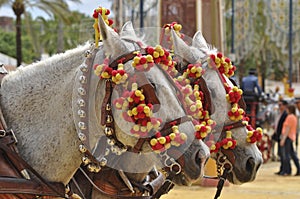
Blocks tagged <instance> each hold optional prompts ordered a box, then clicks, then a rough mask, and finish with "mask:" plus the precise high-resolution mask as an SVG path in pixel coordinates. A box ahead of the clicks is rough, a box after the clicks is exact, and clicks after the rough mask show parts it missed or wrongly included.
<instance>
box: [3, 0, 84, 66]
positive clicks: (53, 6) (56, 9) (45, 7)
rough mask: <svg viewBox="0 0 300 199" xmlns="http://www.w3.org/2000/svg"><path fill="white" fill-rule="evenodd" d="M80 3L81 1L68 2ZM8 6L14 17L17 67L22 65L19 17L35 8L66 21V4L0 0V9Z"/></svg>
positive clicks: (52, 0)
mask: <svg viewBox="0 0 300 199" xmlns="http://www.w3.org/2000/svg"><path fill="white" fill-rule="evenodd" d="M69 1H72V2H77V3H81V0H69ZM3 5H9V6H11V8H12V9H13V11H14V13H15V15H16V58H17V66H20V65H21V64H22V42H21V37H22V33H21V32H22V21H21V16H22V15H23V14H24V13H26V11H27V9H28V8H37V9H39V10H42V11H43V12H45V13H46V14H48V15H49V16H52V14H55V15H57V16H58V17H60V18H61V19H62V20H67V15H66V14H67V13H69V8H68V4H67V3H66V1H64V0H0V7H1V6H3Z"/></svg>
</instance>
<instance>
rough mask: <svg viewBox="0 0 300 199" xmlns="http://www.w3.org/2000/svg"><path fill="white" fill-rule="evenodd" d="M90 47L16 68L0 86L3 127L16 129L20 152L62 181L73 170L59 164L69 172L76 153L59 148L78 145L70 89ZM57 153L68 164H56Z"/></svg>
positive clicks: (75, 164) (77, 159)
mask: <svg viewBox="0 0 300 199" xmlns="http://www.w3.org/2000/svg"><path fill="white" fill-rule="evenodd" d="M89 47H90V44H85V45H83V46H79V47H77V48H75V49H73V50H68V51H66V52H65V53H61V54H58V55H54V56H53V57H50V58H48V59H46V60H43V61H40V62H36V63H33V64H30V65H28V66H25V67H20V68H18V69H17V70H16V71H14V72H11V73H9V74H8V75H7V76H6V77H5V78H4V79H3V82H2V85H1V107H2V109H3V115H4V117H5V119H6V122H7V125H8V128H12V129H13V131H14V132H15V133H16V137H17V139H18V141H19V142H18V148H19V151H20V155H21V156H22V157H23V158H24V159H25V161H27V162H28V163H29V164H30V165H32V166H33V167H34V169H35V170H36V171H37V172H39V173H40V174H41V175H42V176H45V178H46V179H48V180H51V181H62V182H64V183H67V182H66V181H64V180H66V179H70V178H71V176H72V175H73V173H68V172H66V171H65V169H64V168H62V167H69V168H70V171H71V170H72V169H71V168H73V171H74V170H76V168H78V167H79V165H80V163H81V161H80V153H79V152H78V154H74V155H73V156H71V157H70V154H68V153H62V151H68V150H71V151H77V150H78V145H79V141H78V138H77V133H76V129H75V125H74V119H73V116H72V93H73V84H74V81H75V73H76V70H77V69H78V67H79V66H80V64H81V63H82V60H83V58H84V52H85V51H86V50H88V49H89ZM63 135H64V137H62V136H63ZM49 151H51V156H50V153H49ZM45 158H46V160H45ZM61 158H62V159H66V162H68V163H67V165H60V159H61ZM49 161H51V162H52V163H51V164H50V165H49ZM49 167H51V168H49ZM49 171H51V172H49Z"/></svg>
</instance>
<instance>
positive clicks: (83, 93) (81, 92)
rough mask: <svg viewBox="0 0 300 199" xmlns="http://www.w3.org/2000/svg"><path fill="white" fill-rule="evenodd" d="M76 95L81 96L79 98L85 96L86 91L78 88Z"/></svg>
mask: <svg viewBox="0 0 300 199" xmlns="http://www.w3.org/2000/svg"><path fill="white" fill-rule="evenodd" d="M78 93H79V95H81V96H83V95H86V91H85V89H84V88H82V87H79V88H78Z"/></svg>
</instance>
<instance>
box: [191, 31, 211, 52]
mask: <svg viewBox="0 0 300 199" xmlns="http://www.w3.org/2000/svg"><path fill="white" fill-rule="evenodd" d="M192 46H193V47H195V48H197V49H198V50H200V51H201V53H203V55H201V56H200V57H204V56H205V55H207V54H211V53H215V51H216V49H215V48H213V47H212V46H211V45H209V44H208V43H207V42H206V40H205V38H204V36H203V34H202V32H201V31H197V32H196V33H195V35H194V37H193V41H192Z"/></svg>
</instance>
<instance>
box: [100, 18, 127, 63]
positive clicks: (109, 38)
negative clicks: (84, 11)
mask: <svg viewBox="0 0 300 199" xmlns="http://www.w3.org/2000/svg"><path fill="white" fill-rule="evenodd" d="M98 21H99V23H98V26H99V29H100V33H101V35H102V39H103V41H102V42H103V46H104V49H105V52H106V53H108V54H109V55H111V57H116V56H120V55H123V54H124V53H126V52H128V49H127V48H126V45H125V44H124V43H123V42H122V40H121V38H120V36H119V34H118V33H116V32H115V31H114V30H113V29H112V28H111V27H109V26H108V25H107V24H106V23H105V21H104V20H103V18H102V17H101V16H99V18H98Z"/></svg>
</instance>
